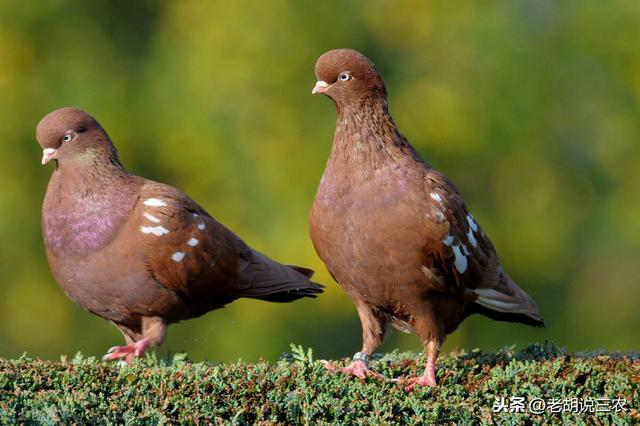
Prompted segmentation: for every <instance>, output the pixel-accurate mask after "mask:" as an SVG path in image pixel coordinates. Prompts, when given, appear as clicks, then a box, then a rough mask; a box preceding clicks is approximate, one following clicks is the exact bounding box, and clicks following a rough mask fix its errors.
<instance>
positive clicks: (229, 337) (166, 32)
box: [0, 0, 640, 360]
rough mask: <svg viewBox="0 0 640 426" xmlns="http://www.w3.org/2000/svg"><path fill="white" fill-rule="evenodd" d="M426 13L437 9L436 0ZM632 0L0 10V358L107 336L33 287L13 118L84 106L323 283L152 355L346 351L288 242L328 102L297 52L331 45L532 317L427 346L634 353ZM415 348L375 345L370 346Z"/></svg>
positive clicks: (31, 237)
mask: <svg viewBox="0 0 640 426" xmlns="http://www.w3.org/2000/svg"><path fill="white" fill-rule="evenodd" d="M445 3H446V6H445ZM639 22H640V2H635V1H611V2H602V1H595V0H594V1H563V2H556V1H543V0H526V1H524V0H515V1H511V2H476V1H472V0H469V1H460V2H439V1H417V0H416V1H354V2H341V1H293V0H291V1H285V0H280V1H277V0H276V1H269V2H256V1H253V2H249V1H215V2H213V1H211V2H205V1H184V0H174V1H159V0H158V1H150V0H147V1H135V2H129V1H111V0H100V1H93V2H75V1H65V0H41V1H16V0H4V1H2V2H0V153H2V158H3V164H2V167H0V182H2V183H1V187H0V272H1V277H2V280H1V283H0V319H1V321H0V356H4V357H15V356H18V355H20V354H21V353H23V352H24V351H26V352H28V353H29V354H30V355H35V356H41V357H44V358H57V357H59V356H60V355H61V354H74V353H75V352H76V351H78V350H81V351H83V352H84V353H86V354H90V355H102V354H103V353H104V351H105V350H106V349H107V348H108V347H110V346H112V345H114V344H121V342H122V337H121V335H120V334H119V332H117V331H116V329H115V328H114V327H113V326H111V325H110V324H109V323H107V322H106V321H104V320H101V319H99V318H97V317H94V316H92V315H91V314H88V313H86V312H84V311H82V310H81V309H80V308H78V307H76V306H75V305H73V304H72V303H71V302H70V301H69V300H68V299H67V298H66V297H65V296H64V294H63V293H62V291H61V290H60V289H59V287H58V286H57V284H56V283H55V281H54V280H53V278H52V276H51V274H50V272H49V269H48V266H47V262H46V258H45V255H44V249H43V245H42V238H41V233H40V215H41V203H42V199H43V196H44V193H45V189H46V184H47V181H48V179H49V176H50V174H51V172H52V168H53V167H52V166H47V167H42V166H40V157H41V151H40V148H39V146H38V145H37V143H36V141H35V138H34V130H35V126H36V124H37V122H38V121H39V120H40V118H41V117H42V116H44V115H45V114H46V113H48V112H49V111H51V110H53V109H55V108H58V107H61V106H67V105H71V106H76V107H79V108H82V109H84V110H87V111H89V112H90V113H92V114H93V115H94V116H95V117H96V118H97V119H98V120H99V121H100V122H101V123H102V124H103V126H104V127H105V128H106V129H107V130H108V132H109V133H110V135H111V137H112V139H113V140H114V142H115V144H116V146H117V147H118V149H119V152H120V156H121V158H122V160H123V162H124V164H125V165H126V166H127V168H128V169H129V170H130V171H131V172H133V173H136V174H140V175H143V176H145V177H148V178H151V179H155V180H159V181H163V182H168V183H171V184H172V185H174V186H176V187H178V188H180V189H182V190H184V191H185V192H187V193H188V194H190V195H191V196H192V197H193V198H194V199H196V200H197V201H198V202H199V203H200V204H201V205H203V206H204V207H205V208H206V209H207V210H208V211H209V212H210V213H211V214H212V215H213V216H215V217H216V218H217V219H218V220H220V221H221V222H223V223H224V224H226V225H227V226H228V227H230V228H231V229H233V230H234V231H235V232H236V233H238V234H239V235H240V236H241V237H242V238H243V239H244V240H245V241H247V242H248V243H249V244H251V245H252V246H254V247H255V248H257V249H259V250H261V251H264V252H266V253H267V254H269V255H270V256H272V257H274V258H276V259H279V260H281V261H284V262H287V263H295V264H299V265H305V266H308V267H311V268H314V269H315V270H316V271H317V275H316V278H317V280H318V281H320V282H323V283H325V284H327V285H328V286H327V289H326V293H325V294H324V295H322V296H321V297H319V298H318V299H316V300H302V301H298V302H296V303H292V304H270V303H265V302H258V301H251V300H240V301H237V302H235V303H233V304H232V305H230V306H228V307H227V308H225V309H222V310H218V311H215V312H212V313H210V314H208V315H206V316H204V317H201V318H199V319H195V320H190V321H188V322H185V323H182V324H179V325H174V326H172V327H171V328H170V329H169V334H168V338H167V340H166V342H165V344H164V345H163V347H162V351H169V350H172V351H187V352H188V353H189V355H190V357H191V358H193V359H196V360H199V359H204V358H207V359H211V360H235V359H238V358H243V359H246V360H256V359H258V358H259V357H264V358H266V359H271V360H273V359H276V358H277V357H278V355H279V354H280V353H282V352H283V351H286V350H288V344H289V342H296V343H301V344H303V345H305V346H313V347H314V348H315V350H316V354H317V355H318V356H320V357H337V356H350V355H351V354H352V353H353V352H355V351H356V350H358V349H359V348H360V324H359V321H358V319H357V315H356V312H355V309H354V308H353V306H352V304H351V302H350V300H349V299H348V298H347V296H346V295H345V294H344V293H343V292H342V290H341V289H340V288H339V287H338V286H337V285H336V284H335V283H334V282H333V281H332V279H331V278H330V276H329V274H328V273H327V272H326V269H325V267H324V265H323V264H322V263H321V261H320V260H319V259H318V257H317V256H316V254H315V252H314V249H313V247H312V244H311V242H310V239H309V236H308V224H307V219H308V212H309V209H310V206H311V202H312V200H313V197H314V194H315V190H316V186H317V183H318V181H319V179H320V176H321V174H322V172H323V169H324V165H325V162H326V159H327V156H328V153H329V149H330V145H331V140H332V136H333V130H334V123H335V110H334V107H333V105H332V104H331V102H330V101H329V100H328V99H326V98H323V97H318V96H312V95H311V88H312V87H313V85H314V83H315V78H314V72H313V70H314V63H315V60H316V58H317V57H318V56H319V55H320V54H322V53H323V52H325V51H326V50H329V49H332V48H337V47H352V48H356V49H358V50H361V51H362V52H363V53H365V54H366V55H367V56H369V57H370V58H371V59H372V60H373V61H374V62H375V63H376V64H377V66H378V68H379V69H380V71H381V72H382V74H383V76H384V78H385V81H386V83H387V86H388V90H389V93H390V95H389V97H390V106H391V112H392V113H393V115H394V117H395V119H396V121H397V122H398V125H399V127H400V129H401V131H402V132H403V133H404V134H405V135H406V136H407V137H408V138H409V140H410V141H411V142H412V143H413V144H414V145H415V146H416V148H417V149H418V150H419V151H420V152H421V154H422V155H423V156H424V158H425V159H426V160H427V161H429V162H431V163H432V164H433V165H435V166H436V167H437V168H439V169H440V170H442V171H443V172H445V173H446V174H447V175H448V176H449V177H450V178H451V179H452V180H453V181H454V182H456V184H457V186H458V187H459V188H460V190H461V191H462V193H463V195H464V196H465V197H466V200H467V203H468V205H469V207H470V208H471V210H472V211H473V214H474V215H475V217H476V218H477V220H478V222H479V223H481V224H482V226H483V227H484V230H485V231H486V232H487V234H488V235H490V236H491V238H492V239H493V242H494V244H495V245H496V247H497V249H498V251H499V253H500V255H501V258H502V261H503V264H504V265H505V268H506V269H507V270H508V271H509V274H510V275H511V276H512V277H513V278H514V279H515V280H516V281H517V282H518V283H519V284H520V285H521V286H522V287H523V288H525V289H526V290H527V291H528V292H529V293H530V294H531V295H532V296H534V298H535V299H536V300H537V302H538V305H539V307H540V310H541V312H542V314H543V315H544V316H545V318H546V320H547V324H548V326H547V328H545V329H542V330H537V329H533V328H529V327H525V326H522V325H515V324H506V323H498V322H493V321H490V320H488V319H485V318H483V317H472V318H470V319H468V320H467V321H466V322H465V323H463V325H462V326H461V327H460V328H459V329H458V330H457V331H456V332H455V333H454V334H453V335H451V336H450V337H449V339H448V340H447V343H446V345H445V350H452V349H455V348H468V349H470V348H473V347H481V348H497V347H502V346H504V345H511V344H518V345H522V344H526V343H529V342H532V341H542V340H544V339H550V340H553V341H555V342H557V343H558V344H560V345H561V346H566V347H567V348H569V349H570V350H580V349H585V348H592V349H595V348H605V349H610V350H630V349H638V347H639V346H640V333H639V332H638V330H639V329H640V315H638V303H639V302H640V276H639V272H640V266H639V262H640V144H639V142H640V47H639V46H640V26H639V25H638V23H639ZM395 347H399V348H403V349H414V350H419V349H420V344H419V342H418V340H417V339H416V338H415V336H413V335H404V334H402V333H392V334H391V335H390V336H389V338H388V340H387V343H386V344H385V345H384V346H383V347H382V348H381V349H380V350H381V351H389V350H391V349H393V348H395Z"/></svg>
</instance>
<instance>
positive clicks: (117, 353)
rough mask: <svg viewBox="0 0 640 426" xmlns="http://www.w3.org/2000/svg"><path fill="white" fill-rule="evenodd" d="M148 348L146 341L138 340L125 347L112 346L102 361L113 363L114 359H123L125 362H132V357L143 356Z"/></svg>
mask: <svg viewBox="0 0 640 426" xmlns="http://www.w3.org/2000/svg"><path fill="white" fill-rule="evenodd" d="M147 348H148V343H147V340H146V339H142V340H139V341H137V342H135V343H132V344H130V345H125V346H113V347H111V348H109V350H107V353H106V355H105V356H103V357H102V360H103V361H113V360H116V359H122V358H125V360H126V361H127V362H130V361H132V360H133V358H134V357H139V356H142V355H144V353H145V351H146V350H147Z"/></svg>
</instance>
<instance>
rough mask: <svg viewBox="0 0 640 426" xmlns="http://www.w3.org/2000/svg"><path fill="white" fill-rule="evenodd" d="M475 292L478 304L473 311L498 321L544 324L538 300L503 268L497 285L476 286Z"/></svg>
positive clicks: (533, 324) (536, 325)
mask: <svg viewBox="0 0 640 426" xmlns="http://www.w3.org/2000/svg"><path fill="white" fill-rule="evenodd" d="M473 292H474V293H475V294H476V295H477V299H476V300H475V303H476V305H475V306H472V307H471V310H472V312H473V313H481V314H483V315H486V316H488V317H489V318H491V319H495V320H498V321H507V322H520V323H523V324H527V325H532V326H535V327H543V326H544V318H542V316H541V315H540V312H539V311H538V306H537V305H536V302H535V301H534V300H533V299H532V298H531V296H529V295H528V294H527V293H525V291H524V290H522V289H521V288H520V287H518V285H517V284H516V283H515V282H514V281H513V280H512V279H511V278H510V277H509V275H507V273H506V272H504V271H502V270H501V271H500V278H499V280H498V284H497V285H496V286H495V287H491V288H476V289H474V290H473Z"/></svg>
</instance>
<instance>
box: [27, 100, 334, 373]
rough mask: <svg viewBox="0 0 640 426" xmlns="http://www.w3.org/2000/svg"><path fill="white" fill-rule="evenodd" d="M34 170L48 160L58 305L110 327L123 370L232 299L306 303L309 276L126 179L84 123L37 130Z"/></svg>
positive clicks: (189, 207)
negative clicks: (174, 327)
mask: <svg viewBox="0 0 640 426" xmlns="http://www.w3.org/2000/svg"><path fill="white" fill-rule="evenodd" d="M36 137H37V139H38V142H39V144H40V146H41V147H42V148H43V157H42V164H46V163H48V162H49V161H51V160H55V161H56V169H55V171H54V172H53V175H52V176H51V180H50V181H49V187H48V189H47V194H46V196H45V199H44V205H43V214H42V228H43V235H44V243H45V248H46V252H47V258H48V260H49V265H50V266H51V271H52V272H53V275H54V277H55V278H56V280H57V281H58V283H59V284H60V286H61V287H62V289H63V290H64V292H65V293H66V294H67V296H68V297H69V298H70V299H71V300H73V301H74V302H75V303H77V304H78V305H80V306H81V307H83V308H84V309H86V310H88V311H90V312H92V313H94V314H96V315H98V316H100V317H102V318H104V319H107V320H109V321H111V322H112V323H113V324H114V325H115V326H116V327H118V329H120V331H121V332H122V334H123V335H124V338H125V341H126V345H125V346H115V347H113V348H111V349H110V350H109V351H108V353H107V355H105V357H104V358H105V359H120V358H125V359H126V360H127V361H129V362H131V361H132V360H133V359H134V357H135V356H140V355H142V354H143V353H144V352H145V350H147V349H148V348H151V347H154V346H157V345H159V344H161V343H162V341H163V339H164V336H165V332H166V328H167V325H169V324H171V323H175V322H178V321H181V320H185V319H188V318H194V317H198V316H200V315H203V314H204V313H206V312H208V311H210V310H212V309H217V308H221V307H223V306H224V305H226V304H227V303H230V302H232V301H233V300H235V299H238V298H240V297H247V298H252V299H261V300H268V301H271V302H289V301H293V300H296V299H298V298H301V297H315V296H316V295H317V294H318V293H320V292H322V286H321V285H318V284H316V283H313V282H311V281H310V280H309V278H310V277H311V275H312V274H313V271H312V270H310V269H306V268H301V267H297V266H285V265H282V264H280V263H277V262H275V261H273V260H271V259H269V258H268V257H267V256H265V255H263V254H262V253H259V252H258V251H256V250H253V249H252V248H251V247H249V246H247V244H245V243H244V242H243V241H242V240H241V239H240V238H238V237H237V236H236V235H235V234H234V233H233V232H231V231H230V230H228V229H227V228H225V227H224V226H223V225H222V224H220V223H219V222H217V221H216V220H215V219H214V218H212V217H211V216H210V215H209V214H208V213H207V212H206V211H205V210H204V209H203V208H202V207H200V206H199V205H198V204H197V203H196V202H195V201H193V200H192V199H190V198H189V197H188V196H187V195H185V194H184V193H182V192H180V191H179V190H177V189H175V188H173V187H171V186H169V185H165V184H162V183H158V182H153V181H150V180H147V179H144V178H141V177H138V176H134V175H131V174H129V173H128V172H127V171H126V170H125V168H124V167H123V165H122V164H121V163H120V160H119V159H118V154H117V153H116V149H115V147H114V146H113V144H112V142H111V140H110V139H109V136H108V135H107V133H106V132H105V131H104V129H103V128H102V127H101V126H100V124H99V123H98V122H97V121H96V120H95V119H94V118H93V117H91V116H90V115H89V114H87V113H85V112H83V111H80V110H78V109H75V108H61V109H58V110H56V111H53V112H52V113H50V114H49V115H47V116H46V117H44V118H43V119H42V121H41V122H40V123H39V124H38V129H37V132H36Z"/></svg>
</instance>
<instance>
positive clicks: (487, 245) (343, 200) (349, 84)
mask: <svg viewBox="0 0 640 426" xmlns="http://www.w3.org/2000/svg"><path fill="white" fill-rule="evenodd" d="M315 71H316V77H317V80H318V81H317V83H316V85H315V87H314V88H313V91H312V93H314V94H316V93H322V94H324V95H326V96H328V97H329V98H330V99H331V100H332V101H333V102H334V104H335V105H336V108H337V112H338V118H337V122H336V130H335V135H334V140H333V147H332V148H331V155H330V156H329V160H328V162H327V166H326V170H325V171H324V175H323V176H322V179H321V181H320V185H319V187H318V192H317V194H316V198H315V200H314V202H313V208H312V210H311V218H310V229H311V238H312V240H313V243H314V246H315V248H316V250H317V252H318V254H319V256H320V257H321V258H322V260H323V261H324V262H325V264H326V265H327V268H328V269H329V271H330V272H331V274H332V275H333V277H334V278H335V280H336V281H337V282H338V283H340V285H341V286H342V287H343V288H344V290H345V291H346V292H347V294H348V295H349V296H350V297H351V299H352V300H353V302H354V303H355V305H356V309H357V311H358V315H359V316H360V321H361V323H362V329H363V340H364V341H363V345H362V350H361V351H360V352H358V353H356V355H355V356H354V360H353V363H352V364H351V365H350V366H349V367H348V368H345V369H343V371H344V372H345V373H348V374H353V375H356V376H359V377H361V378H364V377H365V376H366V375H367V374H372V373H371V372H370V370H368V360H369V356H370V355H371V353H372V352H373V351H374V350H375V349H376V348H377V347H378V346H379V345H380V344H381V343H382V340H383V338H384V334H385V329H386V326H387V325H388V324H390V325H392V326H393V327H395V328H397V329H399V330H402V331H410V330H414V331H415V332H416V334H417V335H418V336H419V337H420V339H421V340H422V342H423V344H424V347H425V351H426V354H427V365H426V368H425V371H424V374H423V375H422V376H421V377H416V378H412V379H408V380H407V382H408V386H407V388H408V389H411V388H413V386H415V385H428V386H434V385H435V383H436V375H435V361H436V358H437V356H438V353H439V350H440V345H441V344H442V342H443V340H444V338H445V336H446V335H447V334H449V333H451V332H453V331H454V330H455V329H456V327H457V326H458V325H459V324H460V323H461V322H462V320H464V319H465V318H466V317H467V316H469V315H471V314H473V313H481V314H484V315H486V316H488V317H490V318H493V319H496V320H501V321H509V322H521V323H524V324H529V325H534V326H542V325H543V324H544V320H543V319H542V317H541V316H540V314H539V312H538V308H537V307H536V304H535V302H534V301H533V299H532V298H531V297H529V295H527V294H526V293H525V292H524V291H523V290H522V289H520V287H518V286H517V285H516V283H515V282H514V281H513V280H512V279H511V278H510V277H509V275H507V273H506V272H505V271H504V270H503V268H502V266H501V265H500V261H499V259H498V255H497V254H496V251H495V249H494V247H493V244H491V241H490V240H489V238H488V237H487V236H486V235H485V233H484V232H483V231H482V229H481V228H480V226H479V225H478V223H477V222H476V220H475V219H474V217H473V216H472V215H471V213H469V210H468V209H467V206H466V205H465V203H464V201H463V199H462V196H461V195H460V193H459V192H458V190H457V189H456V187H455V186H454V185H453V184H452V183H451V182H450V181H449V180H448V179H447V178H446V177H445V176H444V175H443V174H442V173H440V172H438V171H437V170H435V169H433V168H432V167H431V166H430V165H429V164H427V163H426V162H425V161H424V160H422V158H420V155H419V154H418V153H417V152H416V150H415V149H414V148H413V147H412V146H411V145H410V144H409V142H408V141H407V139H406V138H405V137H404V136H403V135H402V134H401V133H400V132H399V131H398V129H397V127H396V124H395V123H394V121H393V119H392V118H391V115H390V114H389V110H388V105H387V90H386V88H385V85H384V82H383V81H382V77H381V76H380V74H379V73H378V71H377V70H376V68H375V66H374V65H373V64H372V63H371V62H370V61H369V60H368V59H367V58H366V57H364V56H363V55H362V54H361V53H359V52H356V51H355V50H350V49H338V50H331V51H329V52H327V53H325V54H324V55H322V56H321V57H320V58H319V59H318V61H317V63H316V69H315ZM327 367H328V368H333V367H332V366H331V365H330V364H327Z"/></svg>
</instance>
